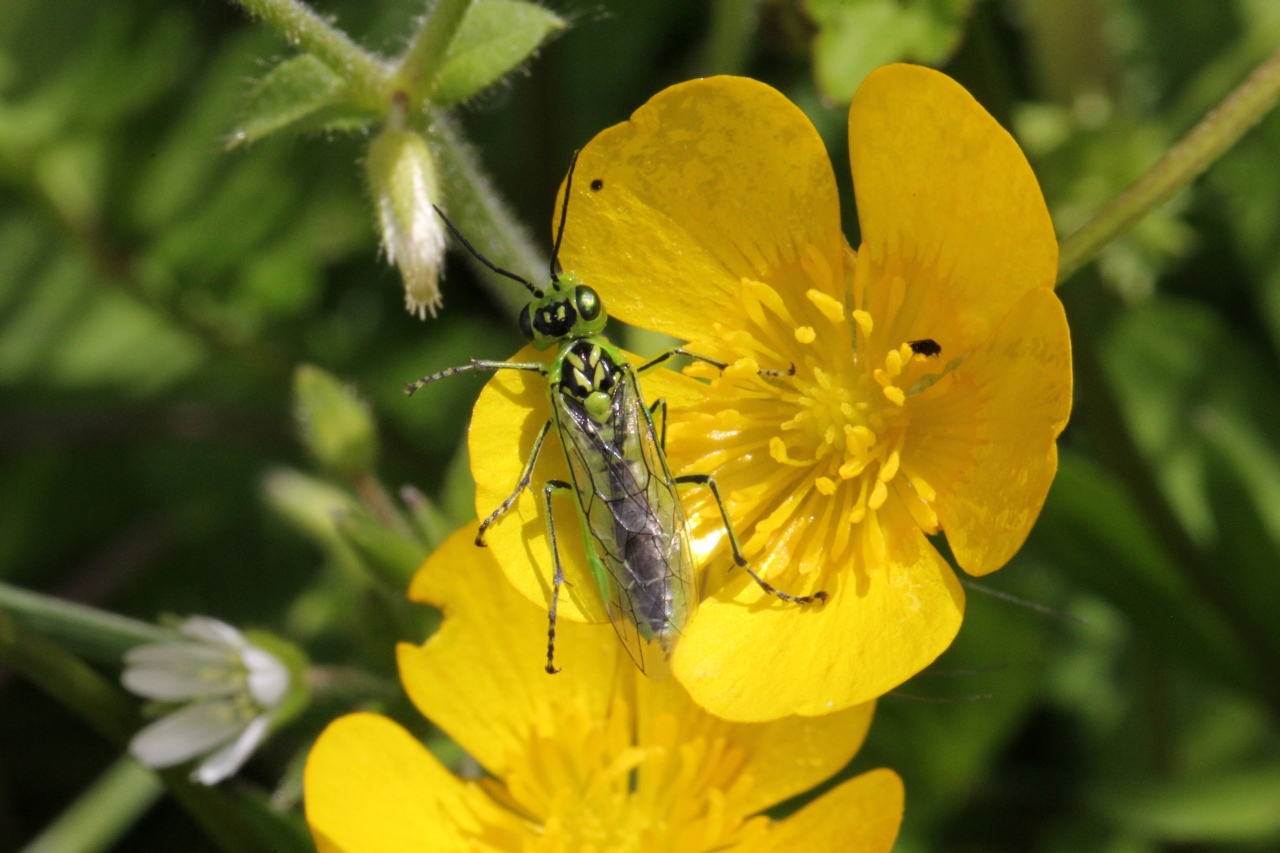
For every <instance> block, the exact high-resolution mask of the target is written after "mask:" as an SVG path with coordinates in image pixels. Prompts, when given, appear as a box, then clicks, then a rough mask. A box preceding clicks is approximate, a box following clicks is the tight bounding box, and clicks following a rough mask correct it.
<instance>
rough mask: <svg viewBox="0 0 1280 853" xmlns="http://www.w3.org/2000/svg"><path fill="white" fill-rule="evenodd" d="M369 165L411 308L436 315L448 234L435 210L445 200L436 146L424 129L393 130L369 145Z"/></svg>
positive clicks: (390, 252) (390, 254)
mask: <svg viewBox="0 0 1280 853" xmlns="http://www.w3.org/2000/svg"><path fill="white" fill-rule="evenodd" d="M365 169H366V171H367V172H368V176H369V188H370V190H371V192H372V193H373V203H374V206H375V207H376V209H377V212H378V224H379V226H380V227H381V230H382V246H383V249H384V250H385V251H386V253H387V260H388V261H390V262H391V263H393V264H395V265H396V266H398V267H399V268H400V275H401V277H402V278H403V279H404V304H405V308H407V309H408V310H409V313H411V314H416V315H417V316H418V317H419V318H421V319H425V318H426V315H427V314H428V313H430V314H431V316H432V317H434V316H435V314H436V309H437V308H439V307H440V287H439V281H440V267H441V265H442V264H443V262H444V246H445V233H444V225H443V223H441V221H440V217H439V216H437V215H436V212H435V210H433V209H432V205H433V204H439V203H440V189H439V185H438V184H437V182H436V169H435V163H434V162H433V161H432V159H431V151H430V149H428V148H427V143H426V141H425V140H423V138H422V137H421V136H419V135H418V134H416V133H413V132H411V131H407V130H396V129H387V130H385V131H383V132H382V134H381V135H380V136H379V137H378V138H377V139H375V140H374V141H373V144H372V145H370V146H369V154H368V157H367V158H366V159H365Z"/></svg>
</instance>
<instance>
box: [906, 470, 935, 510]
mask: <svg viewBox="0 0 1280 853" xmlns="http://www.w3.org/2000/svg"><path fill="white" fill-rule="evenodd" d="M907 482H909V483H911V488H913V489H915V490H916V494H917V495H919V496H920V497H921V498H922V499H923V500H925V501H928V502H929V503H933V502H934V501H936V500H937V499H938V493H937V492H936V491H935V490H934V488H933V486H930V485H929V482H928V481H927V480H926V479H925V478H924V477H921V476H919V475H917V474H908V475H907Z"/></svg>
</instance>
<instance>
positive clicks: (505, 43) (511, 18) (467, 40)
mask: <svg viewBox="0 0 1280 853" xmlns="http://www.w3.org/2000/svg"><path fill="white" fill-rule="evenodd" d="M564 27H565V22H564V20H563V19H562V18H561V17H560V16H558V15H556V14H555V13H554V12H551V11H549V10H547V9H544V8H542V7H541V6H538V5H535V4H533V3H525V2H521V0H476V2H475V3H474V4H472V6H471V8H470V9H469V10H468V11H467V16H466V18H464V19H463V21H462V26H460V27H459V28H458V33H457V35H456V36H455V37H454V40H453V43H452V44H450V45H449V51H448V53H446V54H445V59H444V64H443V65H442V66H441V67H440V73H439V75H437V76H436V81H435V85H434V86H433V87H432V91H431V100H432V101H433V102H434V103H436V104H440V105H442V106H448V105H450V104H456V103H458V102H459V101H462V100H465V99H467V98H469V97H471V96H472V95H474V94H475V93H476V92H479V91H480V90H481V89H483V88H484V87H486V86H488V85H489V84H491V83H494V82H496V81H497V80H498V78H499V77H501V76H502V75H503V74H506V73H507V72H508V71H510V70H511V69H513V68H515V67H516V66H518V65H519V64H520V63H521V62H524V60H525V59H526V58H528V56H529V55H530V54H531V53H533V52H534V51H535V50H537V49H538V46H539V45H541V44H542V42H543V41H545V40H546V39H547V37H548V36H550V35H551V34H552V33H555V32H558V31H559V30H562V29H564Z"/></svg>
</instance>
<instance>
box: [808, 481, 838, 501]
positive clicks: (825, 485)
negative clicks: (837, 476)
mask: <svg viewBox="0 0 1280 853" xmlns="http://www.w3.org/2000/svg"><path fill="white" fill-rule="evenodd" d="M813 485H814V487H815V488H816V489H817V490H818V491H819V492H821V493H822V494H824V495H826V496H827V497H830V496H831V495H834V494H835V493H836V484H835V481H834V480H832V479H831V478H830V477H819V478H818V479H816V480H814V481H813Z"/></svg>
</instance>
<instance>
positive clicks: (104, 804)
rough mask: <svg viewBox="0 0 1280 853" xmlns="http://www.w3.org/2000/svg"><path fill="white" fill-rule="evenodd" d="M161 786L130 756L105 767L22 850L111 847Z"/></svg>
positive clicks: (85, 851) (53, 852) (65, 852)
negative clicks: (67, 806) (55, 818)
mask: <svg viewBox="0 0 1280 853" xmlns="http://www.w3.org/2000/svg"><path fill="white" fill-rule="evenodd" d="M163 790H164V786H163V785H162V784H160V780H159V779H157V778H156V774H154V773H152V772H151V771H150V770H147V769H146V768H145V767H143V766H142V765H140V764H138V762H136V761H134V760H133V759H132V758H121V759H118V760H117V761H116V763H115V764H112V765H111V766H110V767H109V768H107V770H106V772H105V773H103V774H102V775H101V776H99V777H98V779H97V780H96V781H95V782H94V783H93V784H92V785H90V786H89V788H88V789H87V790H86V791H85V792H84V793H83V794H81V795H80V796H79V797H78V798H77V799H76V801H75V802H74V803H72V804H71V806H70V807H69V808H67V810H66V811H64V812H63V813H62V814H61V815H59V816H58V819H57V820H55V821H54V822H53V823H52V824H50V825H49V826H48V827H47V828H46V829H45V830H44V831H43V832H41V833H40V834H39V835H38V836H36V837H35V838H34V839H32V841H31V843H29V844H28V845H27V846H26V847H24V848H22V853H99V851H103V850H109V849H111V848H112V847H113V846H114V845H115V843H116V842H117V841H118V840H119V839H120V836H122V835H124V833H125V832H127V831H128V830H129V828H130V827H131V826H133V825H134V824H135V823H137V822H138V820H139V819H140V818H141V817H142V816H143V815H144V814H146V813H147V810H148V809H150V808H151V806H152V805H154V804H155V801H156V800H157V799H159V797H160V793H161V792H162V791H163Z"/></svg>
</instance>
